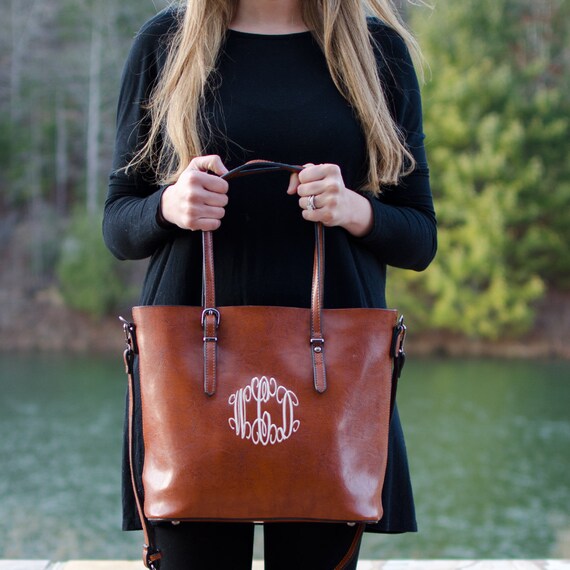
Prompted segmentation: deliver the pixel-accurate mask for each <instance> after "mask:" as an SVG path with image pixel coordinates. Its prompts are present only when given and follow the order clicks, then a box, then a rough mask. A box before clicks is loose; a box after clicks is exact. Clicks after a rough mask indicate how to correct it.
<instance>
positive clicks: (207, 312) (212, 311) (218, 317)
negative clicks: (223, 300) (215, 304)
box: [202, 308, 222, 328]
mask: <svg viewBox="0 0 570 570" xmlns="http://www.w3.org/2000/svg"><path fill="white" fill-rule="evenodd" d="M209 315H213V316H214V317H215V318H216V328H218V327H219V326H220V322H221V321H222V315H220V311H218V309H213V308H210V309H204V310H203V311H202V326H203V327H204V326H206V317H207V316H209Z"/></svg>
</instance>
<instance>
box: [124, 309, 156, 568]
mask: <svg viewBox="0 0 570 570" xmlns="http://www.w3.org/2000/svg"><path fill="white" fill-rule="evenodd" d="M121 321H122V322H123V329H124V331H125V341H126V344H127V347H126V349H125V352H124V353H123V359H124V362H125V371H126V373H127V377H128V379H129V412H128V422H129V433H128V437H129V467H130V471H131V484H132V487H133V493H134V496H135V502H136V505H137V511H138V513H139V518H140V521H141V525H142V530H143V535H144V547H143V563H144V565H145V567H146V568H149V569H150V570H159V569H160V560H161V558H162V554H161V552H160V550H158V549H157V548H156V546H155V544H156V541H155V539H154V529H153V527H152V525H151V524H150V523H149V521H148V519H147V518H146V517H145V515H144V509H143V500H142V497H141V496H140V492H139V489H138V486H137V483H136V480H135V468H134V458H133V433H134V421H135V378H134V358H135V352H136V350H137V347H136V337H135V327H134V325H133V324H132V323H129V322H128V321H125V320H124V319H122V318H121Z"/></svg>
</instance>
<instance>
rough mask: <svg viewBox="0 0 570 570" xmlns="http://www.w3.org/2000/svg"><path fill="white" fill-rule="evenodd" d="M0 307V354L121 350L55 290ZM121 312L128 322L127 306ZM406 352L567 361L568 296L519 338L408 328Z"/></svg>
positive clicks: (117, 329) (1, 297)
mask: <svg viewBox="0 0 570 570" xmlns="http://www.w3.org/2000/svg"><path fill="white" fill-rule="evenodd" d="M8 297H11V298H8ZM0 303H1V305H2V306H3V307H4V309H3V311H2V313H0V352H22V353H25V352H33V351H40V352H61V353H65V352H69V353H78V354H81V353H83V354H86V353H93V354H119V353H120V352H122V350H123V348H124V336H123V330H122V326H121V324H120V322H119V319H118V316H117V317H111V316H106V317H102V318H100V319H97V318H94V317H90V316H88V315H85V314H83V313H80V312H77V311H73V310H71V309H69V308H67V307H65V306H64V304H63V302H62V300H61V299H60V297H59V294H58V293H57V291H56V290H55V289H53V288H48V289H42V290H40V291H38V292H37V293H36V294H35V295H34V296H33V297H32V298H26V297H25V296H24V295H19V296H17V297H16V298H14V296H13V295H10V296H9V295H7V294H6V292H5V291H0ZM119 314H123V315H125V317H126V318H127V317H128V316H129V315H130V308H125V309H124V310H123V311H119V312H117V315H119ZM410 320H411V319H408V322H409V321H410ZM412 323H413V321H412ZM406 349H407V352H408V354H409V355H410V356H418V357H453V358H459V357H466V358H507V359H508V358H511V359H541V358H555V359H561V360H570V294H561V293H558V294H552V295H550V296H549V297H548V298H547V299H545V300H543V301H542V302H541V306H539V307H538V308H537V322H536V325H535V327H534V329H533V330H532V331H531V332H530V333H527V334H526V335H524V336H522V337H520V338H517V339H508V338H500V339H497V340H481V339H470V338H466V337H465V336H461V335H458V334H454V333H449V332H444V331H431V332H414V331H413V324H412V327H411V332H410V333H409V335H408V339H407V341H406Z"/></svg>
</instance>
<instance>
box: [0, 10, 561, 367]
mask: <svg viewBox="0 0 570 570" xmlns="http://www.w3.org/2000/svg"><path fill="white" fill-rule="evenodd" d="M397 3H398V4H399V5H400V7H401V9H402V13H403V15H404V17H405V18H406V19H407V20H408V21H409V22H410V25H411V27H412V29H413V30H414V32H415V33H416V35H417V37H418V39H419V42H420V44H421V46H422V48H423V51H424V55H425V60H426V62H427V65H425V66H424V70H425V79H426V82H425V84H424V85H423V101H424V113H425V125H424V126H425V131H426V134H427V139H426V145H427V150H428V155H429V159H430V167H431V175H432V188H433V193H434V198H435V202H436V208H437V212H438V222H439V244H440V245H439V251H438V256H437V258H436V260H435V261H434V263H433V264H432V265H431V266H430V268H429V269H428V270H427V271H426V272H424V273H413V272H409V271H406V272H404V271H399V270H390V277H389V291H388V295H389V303H390V304H391V305H393V306H397V307H398V308H399V309H400V310H402V312H404V313H405V314H406V316H407V320H408V323H409V324H410V326H411V328H412V331H413V334H412V335H411V340H412V342H413V343H414V347H415V350H416V351H418V352H422V351H423V352H430V353H433V352H434V351H435V352H443V353H451V354H457V353H461V354H466V353H470V354H497V355H508V356H512V355H520V356H546V355H552V354H554V355H558V356H564V357H570V346H569V345H570V343H568V340H567V339H568V338H569V335H570V255H568V244H569V243H570V223H569V222H570V214H569V212H570V156H569V150H570V144H569V142H568V141H569V138H570V2H568V1H567V0H461V1H457V0H435V1H434V2H433V4H434V8H433V9H428V8H425V7H420V6H411V5H410V4H408V3H407V2H405V1H404V0H400V1H399V2H397ZM166 4H167V2H165V1H159V0H154V1H152V0H144V1H141V0H123V1H121V2H116V1H115V0H1V5H2V13H3V14H4V26H2V31H1V32H0V268H1V269H0V302H1V306H2V311H0V348H1V349H4V350H10V349H32V348H40V349H46V350H51V349H87V348H90V349H93V348H95V349H100V350H105V349H111V348H117V349H118V348H119V347H120V334H121V331H120V327H119V325H118V323H117V321H116V316H115V315H116V314H118V313H119V312H121V313H123V314H124V313H125V312H127V313H128V307H129V306H130V305H132V304H133V303H135V302H136V298H137V291H138V288H139V287H140V283H141V280H142V275H143V273H144V263H141V262H136V263H135V262H127V263H125V262H118V261H117V260H115V259H113V258H112V257H111V254H110V253H108V252H107V250H106V249H105V247H104V245H103V242H102V238H101V216H102V208H103V202H104V198H105V193H106V184H107V177H108V173H109V169H110V157H111V154H112V150H113V137H114V124H115V109H116V100H117V95H118V88H119V82H120V75H121V69H122V66H123V62H124V60H125V58H126V54H127V52H128V49H129V46H130V45H131V43H132V40H133V37H134V35H135V34H136V32H137V30H138V29H139V28H140V26H141V25H142V23H143V22H144V21H145V20H146V19H147V18H149V17H150V16H152V15H153V14H155V13H156V12H157V11H158V10H159V9H161V8H163V7H164V6H165V5H166ZM418 69H419V67H418Z"/></svg>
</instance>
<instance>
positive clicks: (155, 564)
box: [143, 544, 162, 570]
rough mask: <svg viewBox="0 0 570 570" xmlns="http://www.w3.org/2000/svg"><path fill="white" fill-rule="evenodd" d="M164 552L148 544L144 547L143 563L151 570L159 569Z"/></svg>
mask: <svg viewBox="0 0 570 570" xmlns="http://www.w3.org/2000/svg"><path fill="white" fill-rule="evenodd" d="M161 558H162V553H161V552H160V550H158V548H154V547H150V546H148V545H147V544H145V545H144V548H143V563H144V565H145V567H146V568H148V569H149V570H159V568H160V560H161Z"/></svg>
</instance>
